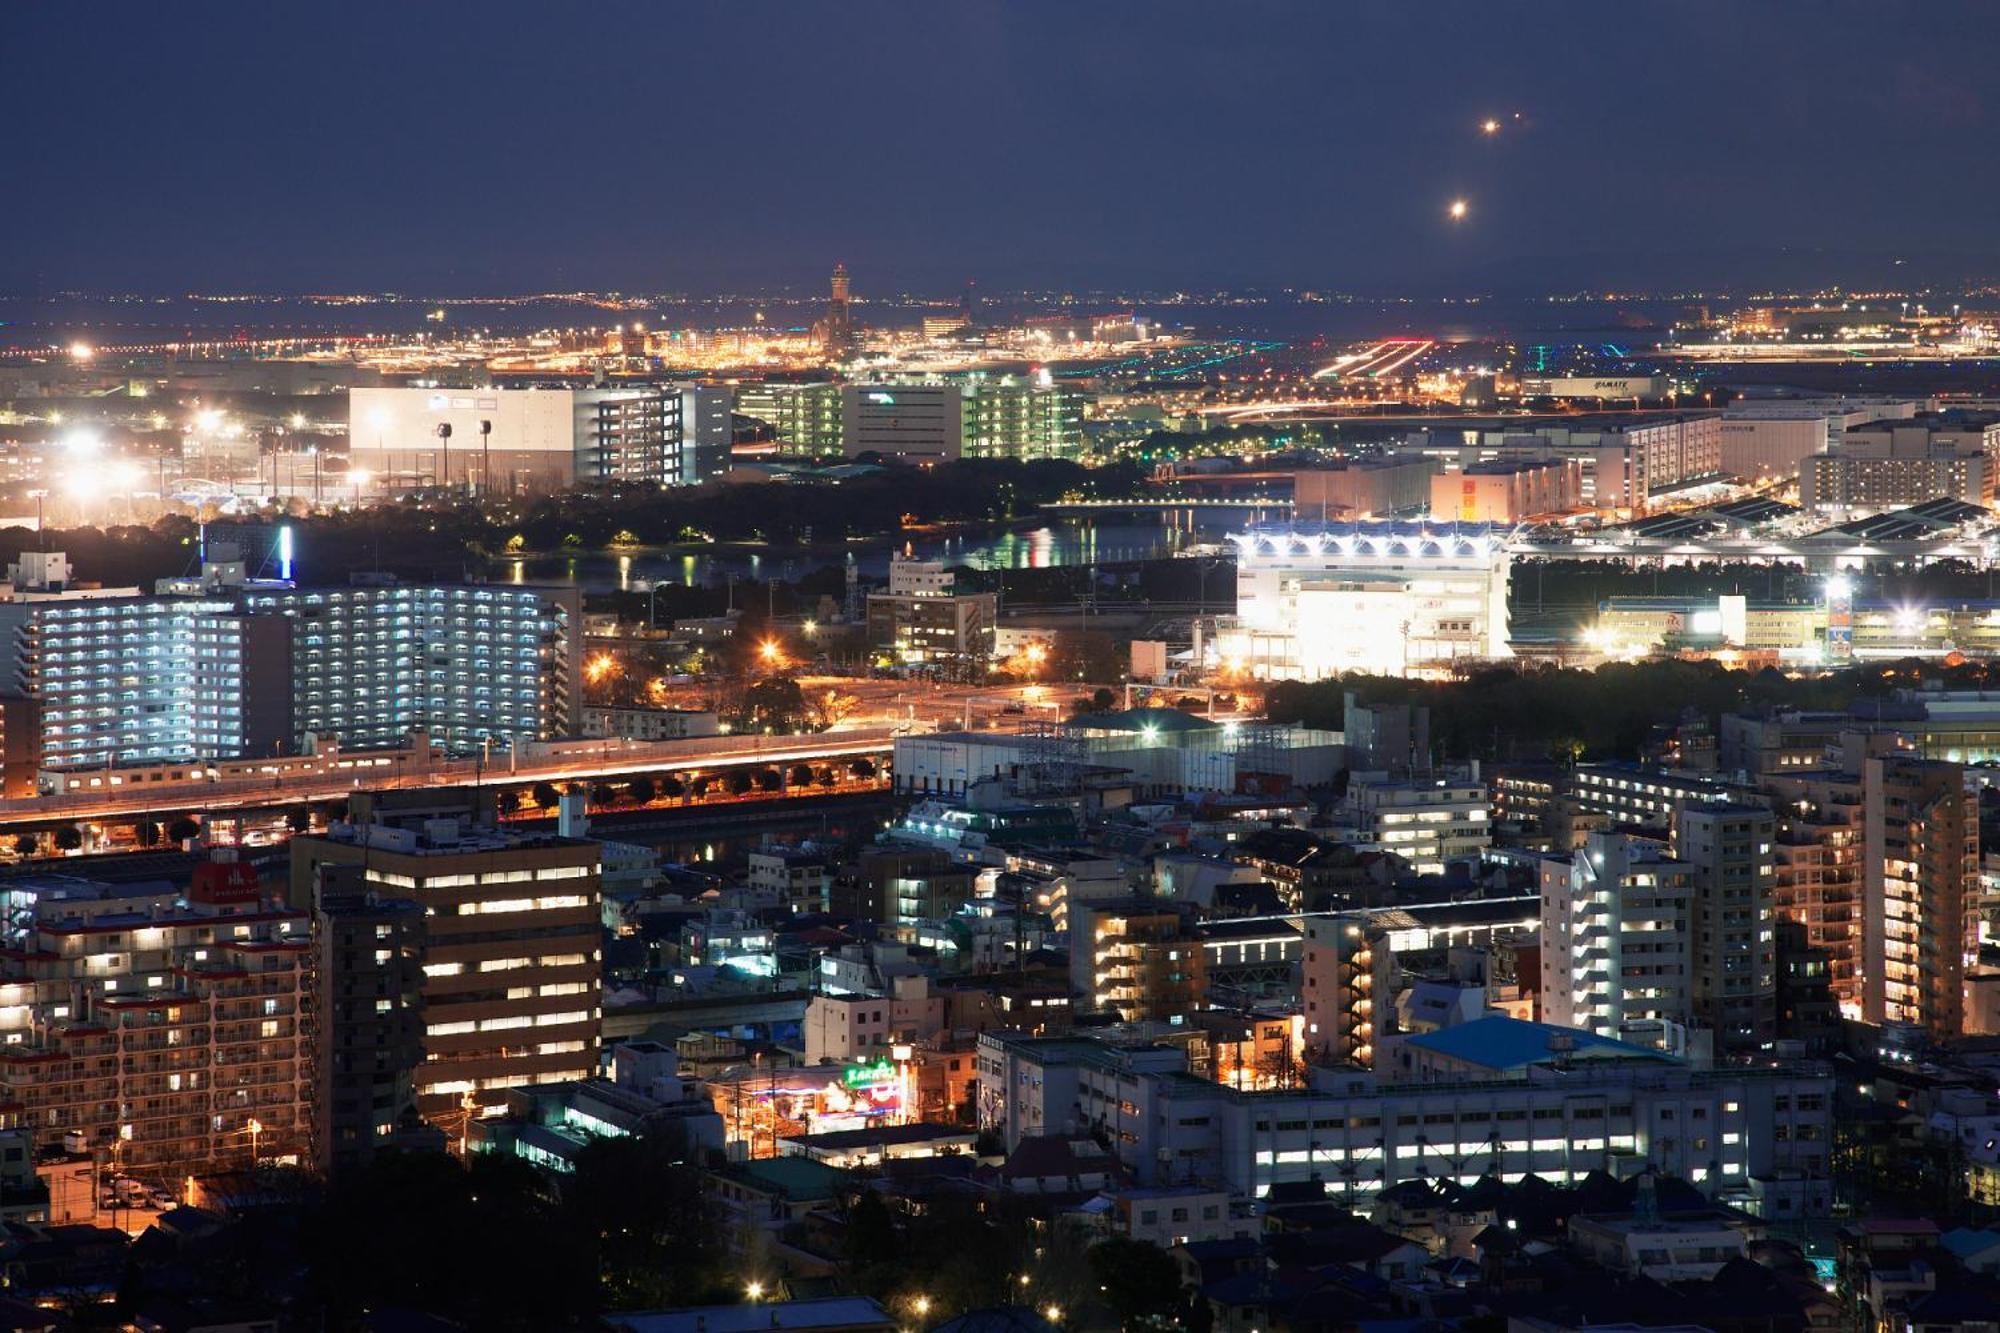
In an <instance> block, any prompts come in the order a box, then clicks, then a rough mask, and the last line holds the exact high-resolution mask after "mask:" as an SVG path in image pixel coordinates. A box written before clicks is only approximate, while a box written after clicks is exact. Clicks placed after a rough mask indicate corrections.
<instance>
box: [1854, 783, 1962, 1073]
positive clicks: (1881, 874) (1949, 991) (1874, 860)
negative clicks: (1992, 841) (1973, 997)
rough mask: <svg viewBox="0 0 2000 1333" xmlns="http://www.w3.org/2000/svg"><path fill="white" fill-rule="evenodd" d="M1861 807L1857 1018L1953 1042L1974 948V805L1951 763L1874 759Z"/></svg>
mask: <svg viewBox="0 0 2000 1333" xmlns="http://www.w3.org/2000/svg"><path fill="white" fill-rule="evenodd" d="M1862 802H1863V807H1862V813H1863V821H1864V822H1863V828H1864V831H1865V840H1864V842H1863V866H1862V868H1863V875H1862V924H1861V941H1862V953H1861V966H1860V971H1861V978H1862V986H1861V1008H1862V1014H1863V1016H1864V1017H1865V1018H1866V1019H1867V1020H1868V1021H1869V1022H1871V1023H1909V1024H1914V1025H1916V1026H1918V1027H1921V1028H1924V1029H1925V1030H1927V1031H1929V1032H1930V1033H1932V1034H1933V1035H1935V1036H1938V1037H1957V1036H1961V1035H1963V1034H1964V1032H1965V1019H1966V1014H1965V975H1966V971H1967V964H1968V961H1969V960H1972V959H1976V958H1977V956H1978V951H1979V911H1978V903H1979V802H1978V799H1977V797H1976V796H1974V795H1973V794H1971V793H1970V792H1968V791H1967V790H1966V787H1965V770H1964V769H1963V768H1962V767H1961V766H1960V765H1958V764H1954V763H1948V762H1943V761H1939V760H1930V759H1913V758H1908V757H1905V756H1899V755H1874V756H1870V757H1868V758H1866V759H1864V760H1863V761H1862Z"/></svg>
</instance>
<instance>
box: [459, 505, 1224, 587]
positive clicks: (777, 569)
mask: <svg viewBox="0 0 2000 1333" xmlns="http://www.w3.org/2000/svg"><path fill="white" fill-rule="evenodd" d="M1244 522H1245V520H1244V519H1243V518H1241V517H1238V516H1235V515H1226V514H1225V515H1218V516H1216V517H1215V518H1210V517H1209V516H1207V515H1200V516H1197V517H1195V518H1193V519H1192V520H1191V519H1189V518H1188V517H1186V516H1185V515H1183V514H1175V515H1172V516H1171V517H1170V521H1168V522H1163V523H1149V522H1143V521H1125V522H1097V521H1089V520H1067V519H1065V520H1058V521H1056V522H1053V523H1050V524H1047V525H1045V526H1042V527H1035V528H1024V529H1015V530H1011V531H1007V532H1000V533H982V534H978V535H975V536H950V537H941V538H939V537H917V538H906V539H905V540H903V541H901V542H895V543H891V542H884V543H881V544H879V545H871V546H867V547H857V548H854V549H852V550H848V551H839V550H820V551H788V552H783V553H781V554H778V555H774V556H770V557H767V556H765V555H764V554H763V553H762V552H759V551H752V550H749V549H747V548H740V547H735V548H732V547H721V548H713V549H710V550H705V551H701V552H698V553H697V552H674V553H670V554H657V555H653V554H633V553H621V554H618V555H611V554H608V553H607V554H603V555H575V556H555V557H549V558H545V559H539V560H536V559H527V558H523V557H520V556H509V557H507V558H506V559H505V560H504V561H503V562H501V564H502V568H501V569H500V570H498V571H497V576H498V577H500V578H502V579H504V580H505V581H507V582H511V583H575V584H578V585H580V586H582V587H583V588H584V589H585V590H586V591H588V592H610V591H613V590H625V591H644V590H645V589H647V588H649V587H651V586H653V585H654V584H655V583H677V584H680V585H681V586H682V587H688V588H693V587H700V586H720V585H721V584H722V583H724V582H726V581H727V580H728V579H729V578H731V577H732V576H733V577H735V578H739V579H747V580H762V579H763V578H765V577H766V576H767V574H769V575H774V576H776V577H778V578H785V579H796V578H800V577H803V576H804V575H806V574H809V573H811V572H813V571H814V570H817V569H838V568H841V567H843V566H845V565H848V564H852V565H854V566H856V567H857V568H859V569H860V571H861V573H862V574H863V575H864V576H867V577H870V578H877V579H880V578H886V577H887V576H888V572H889V560H890V556H891V554H892V552H899V553H901V554H903V555H905V556H907V557H909V558H912V559H917V560H943V561H944V562H945V563H946V564H950V565H969V566H971V567H972V568H974V569H1049V568H1054V567H1057V566H1063V565H1091V564H1117V563H1121V562H1125V561H1133V560H1157V559H1161V558H1164V557H1166V556H1170V555H1172V554H1174V553H1175V552H1176V551H1180V550H1183V549H1185V548H1186V547H1188V546H1191V545H1194V544H1197V543H1201V542H1219V541H1221V540H1222V539H1223V537H1224V536H1225V535H1226V534H1228V533H1230V532H1234V531H1237V530H1239V529H1240V528H1241V527H1242V526H1243V523H1244Z"/></svg>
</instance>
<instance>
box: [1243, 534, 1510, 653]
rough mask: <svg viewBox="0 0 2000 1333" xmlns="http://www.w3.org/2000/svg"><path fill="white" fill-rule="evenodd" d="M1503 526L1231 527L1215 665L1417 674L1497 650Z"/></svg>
mask: <svg viewBox="0 0 2000 1333" xmlns="http://www.w3.org/2000/svg"><path fill="white" fill-rule="evenodd" d="M1505 537H1506V533H1505V531H1504V530H1503V529H1499V528H1495V527H1491V526H1488V525H1485V524H1472V525H1465V524H1455V523H1444V524H1423V523H1355V524H1338V525H1333V526H1329V527H1326V528H1322V529H1314V530H1310V531H1296V530H1292V529H1253V530H1251V531H1249V532H1244V533H1238V534H1234V535H1232V536H1231V538H1230V540H1231V541H1232V542H1233V543H1234V544H1235V546H1236V551H1237V557H1236V614H1235V615H1234V616H1226V617H1221V618H1218V620H1217V622H1216V646H1217V650H1218V652H1219V654H1220V656H1221V662H1222V665H1223V666H1224V667H1225V668H1228V669H1231V670H1241V671H1247V672H1248V673H1249V674H1250V675H1252V676H1253V677H1255V678H1257V679H1259V680H1320V679H1323V678H1325V677H1328V676H1334V675H1339V674H1341V673H1343V672H1348V671H1361V672H1368V673H1370V674H1374V675H1384V676H1421V675H1428V674H1432V673H1436V672H1441V671H1447V670H1450V669H1452V668H1453V667H1454V666H1456V665H1461V664H1463V663H1464V662H1468V661H1476V660H1482V659H1492V658H1501V657H1507V656H1509V655H1510V649H1509V647H1508V644H1507V576H1508V570H1509V566H1510V563H1511V561H1510V557H1509V556H1508V554H1507V547H1506V541H1505Z"/></svg>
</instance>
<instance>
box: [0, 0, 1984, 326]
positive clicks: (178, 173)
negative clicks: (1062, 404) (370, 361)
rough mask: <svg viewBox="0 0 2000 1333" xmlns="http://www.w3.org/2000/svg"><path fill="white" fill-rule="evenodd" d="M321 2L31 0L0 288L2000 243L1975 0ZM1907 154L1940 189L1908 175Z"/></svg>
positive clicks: (1851, 265) (1467, 258)
mask: <svg viewBox="0 0 2000 1333" xmlns="http://www.w3.org/2000/svg"><path fill="white" fill-rule="evenodd" d="M107 17H108V18H109V19H110V20H111V21H113V22H114V23H115V25H116V31H117V32H118V34H119V37H120V40H118V41H116V42H112V43H106V42H104V41H103V40H102V39H103V36H104V31H103V22H104V21H105V19H106V18H107ZM341 17H342V26H341V28H340V30H339V31H338V32H337V33H335V32H329V31H328V30H327V28H326V23H325V18H324V16H323V15H320V14H316V13H315V12H313V11H310V10H295V11H294V10H286V11H276V12H270V11H259V13H258V14H257V17H256V21H255V22H247V23H223V22H213V23H208V24H203V25H189V24H187V23H185V22H184V21H183V20H182V19H180V18H179V17H178V16H172V15H168V14H163V13H152V12H149V11H145V10H139V9H117V10H109V11H98V12H93V10H92V8H91V7H89V6H82V7H63V8H50V9H36V10H16V11H14V12H12V13H11V14H10V15H9V16H8V17H7V19H6V20H5V25H6V30H7V33H8V35H9V38H10V40H8V41H6V42H5V43H0V48H4V49H3V50H0V75H4V83H5V84H6V86H7V87H8V88H10V89H11V90H12V91H11V93H10V94H9V101H10V103H11V106H10V115H11V118H12V120H13V121H14V123H15V124H16V126H17V127H18V134H17V138H18V141H19V142H20V143H22V144H23V145H25V146H26V150H27V151H26V153H25V154H24V157H23V158H22V159H21V160H20V161H19V162H18V164H17V169H18V172H19V175H18V179H19V180H20V181H21V182H22V184H23V185H24V187H25V188H24V189H23V191H22V195H21V197H22V198H23V199H26V200H28V201H30V205H31V206H30V207H28V208H26V209H22V210H19V211H16V212H15V213H14V214H13V221H12V222H11V223H10V224H9V225H8V226H7V228H6V230H7V231H9V232H11V233H13V234H12V235H11V236H10V237H9V242H10V243H9V245H8V246H7V247H5V249H6V253H7V256H8V257H7V258H6V259H5V260H0V288H6V289H9V290H14V291H18V292H27V293H33V292H40V291H55V290H71V289H82V290H91V291H103V290H128V289H129V290H157V289H162V288H164V289H167V290H270V291H289V292H298V291H310V290H328V289H333V290H340V289H359V290H379V289H390V288H412V287H415V288H426V289H429V290H440V289H452V290H467V291H475V290H478V291H529V290H535V289H538V288H555V289H566V288H590V289H622V290H660V289H676V288H678V289H687V290H714V289H717V288H726V287H731V286H752V285H754V286H768V285H772V284H782V285H797V286H809V285H811V284H813V283H814V282H815V280H816V279H817V277H818V275H820V274H821V273H823V272H824V270H825V268H826V267H827V266H828V265H829V264H830V263H831V261H832V260H833V259H836V258H838V259H841V260H844V261H845V262H846V263H847V264H848V265H849V267H850V268H851V269H853V270H854V271H855V272H856V273H857V275H859V274H863V273H865V274H867V275H868V281H867V282H866V283H864V284H862V285H861V286H860V287H859V289H858V292H857V294H859V295H863V296H866V295H869V294H870V293H871V289H872V291H873V292H876V293H879V292H882V291H886V290H892V289H925V290H941V291H949V290H954V289H956V288H958V287H960V286H962V285H963V284H964V283H966V282H968V281H977V282H979V283H980V284H981V285H983V286H991V287H994V288H1003V287H1010V286H1033V285H1042V284H1047V285H1051V286H1069V285H1085V284H1088V285H1096V286H1115V285H1121V284H1123V285H1174V284H1185V285H1187V286H1190V287H1196V288H1200V287H1209V286H1221V285H1232V284H1262V285H1298V286H1322V287H1327V288H1332V289H1336V290H1352V291H1357V292H1364V293H1369V292H1378V291H1386V290H1391V289H1395V290H1407V291H1412V292H1432V291H1438V292H1442V291H1459V290H1482V291H1525V290H1545V289H1551V288H1556V289H1560V288H1575V287H1578V286H1586V287H1587V286H1634V285H1646V286H1662V287H1671V286H1675V285H1688V284H1700V283H1710V284H1719V283H1727V282H1731V281H1739V280H1742V279H1743V278H1746V277H1748V276H1749V275H1750V274H1753V273H1754V274H1760V275H1776V276H1775V277H1774V278H1773V280H1774V281H1780V282H1784V281H1790V282H1801V283H1833V282H1845V283H1850V284H1851V283H1857V282H1881V281H1885V280H1888V279H1891V278H1901V277H1904V276H1905V275H1909V276H1912V277H1914V278H1916V279H1917V280H1918V281H1925V282H1928V281H1939V282H1942V281H1947V280H1950V281H1972V280H1977V279H1978V278H1979V277H1980V276H1982V275H1985V274H1990V273H1991V272H1993V271H1994V258H1995V250H1994V247H1993V246H1992V244H1991V242H1990V241H1989V240H1988V239H1987V236H1986V235H1985V233H1984V232H1983V230H1982V229H1981V227H1980V222H1979V219H1980V218H1981V217H1982V216H1983V215H1985V214H1987V213H1990V212H1991V211H1992V208H1993V207H1994V205H1995V204H2000V198H1996V196H2000V183H1996V181H1995V180H1994V179H1992V178H1990V176H1988V175H1987V174H1985V173H1981V172H1978V171H1977V170H1975V169H1973V168H1974V167H1975V166H1976V164H1977V163H1978V162H1979V161H1980V160H1981V156H1982V154H1983V152H1984V145H1985V143H1986V141H1987V139H1988V138H1989V137H1990V136H1991V132H1992V111H1991V108H1990V107H1989V106H1988V105H1987V101H1988V99H1987V98H1986V97H1985V96H1984V95H1983V94H1982V92H1981V88H1980V78H1981V71H1982V70H1983V68H1984V67H1986V66H1987V65H1989V64H1990V63H1991V60H1992V57H1993V56H1994V55H1995V54H1996V43H2000V25H1995V24H1993V23H1991V22H1990V21H1986V19H1985V17H1984V16H1983V15H1981V14H1980V13H1979V11H1978V10H1977V9H1976V8H1974V7H1971V6H1964V5H1948V6H1907V5H1898V6H1889V7H1861V6H1856V5H1838V6H1833V7H1830V8H1826V9H1820V10H1815V11H1812V13H1811V14H1810V15H1806V14H1804V13H1803V12H1802V11H1796V10H1787V9H1783V8H1780V7H1777V6H1762V7H1754V8H1753V7H1742V6H1726V5H1704V4H1691V5H1686V6H1679V7H1676V8H1675V9H1673V10H1672V11H1669V12H1666V13H1664V14H1662V15H1660V16H1659V17H1658V18H1656V19H1655V20H1654V24H1653V26H1652V27H1650V28H1648V29H1646V30H1644V31H1643V32H1638V31H1635V30H1633V29H1632V27H1631V26H1630V25H1629V24H1627V23H1624V22H1622V21H1621V16H1614V15H1608V14H1605V13H1603V12H1601V11H1599V10H1598V9H1597V8H1595V7H1574V6H1572V7H1566V8H1543V9H1538V10H1536V11H1534V12H1532V13H1528V12H1512V11H1506V10H1501V11H1491V10H1488V9H1485V8H1474V7H1470V6H1458V5H1443V6H1431V7H1426V8H1425V9H1424V10H1422V11H1421V12H1417V11H1407V10H1395V11H1390V10H1386V9H1361V10H1336V9H1332V8H1327V7H1317V6H1313V7H1308V6H1290V5H1278V6H1268V7H1258V8H1256V9H1254V10H1252V11H1251V12H1250V14H1249V15H1248V16H1247V17H1244V16H1241V15H1235V16H1232V20H1231V21H1230V22H1228V23H1222V22H1219V21H1216V20H1214V19H1212V18H1211V17H1209V16H1208V15H1207V12H1206V11H1205V10H1202V9H1199V8H1194V7H1188V6H1179V5H1167V6H1148V7H1147V8H1146V21H1145V22H1143V23H1141V22H1138V21H1136V11H1134V10H1133V9H1131V8H1129V7H1124V6H1103V7H1092V8H1089V9H1087V10H1084V11H1081V12H1078V11H1074V10H1071V9H1069V8H1062V7H1054V6H1045V5H1037V4H1023V5H1011V6H959V7H949V8H945V9H943V10H941V11H939V10H931V9H925V10H921V11H918V10H913V9H910V8H908V7H906V6H898V5H877V6H864V7H862V8H860V9H858V10H857V9H856V8H854V7H843V8H841V9H839V10H837V11H836V10H833V9H830V8H828V9H822V8H817V7H781V8H771V7H764V6H756V5H735V6H727V7H722V6H693V7H676V8H674V9H672V10H671V11H669V10H666V9H654V8H651V7H645V6H634V7H630V8H625V9H619V10H613V11H607V12H605V13H603V14H601V15H599V16H597V17H596V20H595V21H594V22H592V23H590V24H588V25H582V24H561V23H557V22H553V21H550V20H548V19H547V18H545V17H538V16H537V15H535V14H534V13H533V12H532V11H528V10H526V9H524V8H522V7H519V6H511V5H508V4H504V3H503V4H501V5H497V6H492V5H489V6H485V7H482V8H481V9H480V11H479V15H478V19H477V21H475V19H474V17H473V15H472V14H471V13H470V12H469V11H466V10H463V9H458V8H454V7H449V6H441V7H426V8H425V9H423V10H421V11H418V12H414V13H412V12H407V11H404V10H400V9H391V8H388V7H383V6H365V5H364V6H359V7H348V8H345V9H343V11H342V15H341ZM1641 37H1643V40H1640V38H1641ZM1844 61H1845V62H1852V63H1854V64H1855V65H1856V66H1857V72H1858V73H1861V74H1862V77H1861V78H1860V79H1859V82H1858V84H1857V83H1856V82H1854V81H1850V80H1846V79H1839V78H1830V77H1828V71H1831V70H1837V69H1840V68H1842V67H1843V62H1844ZM83 163H89V164H91V170H89V171H79V170H78V169H77V168H78V167H79V165H80V164H83ZM1926 182H1928V183H1930V184H1931V185H1932V186H1933V187H1934V188H1948V189H1949V191H1950V193H1951V195H1952V197H1953V198H1954V199H1955V200H1956V201H1957V202H1956V203H1955V205H1954V206H1953V207H1950V208H1937V209H1915V208H1912V207H1910V206H1909V203H1908V199H1909V197H1910V196H1909V195H1908V194H1907V193H1906V190H1905V188H1900V187H1904V186H1918V187H1920V186H1921V185H1922V184H1924V183H1926ZM892 185H893V188H891V186H892ZM1579 186H1581V187H1585V188H1578V187H1579ZM1885 187H1899V188H1885ZM912 201H916V202H919V203H920V205H921V206H919V207H911V206H910V204H911V203H912ZM1459 203H1462V204H1463V205H1464V207H1463V208H1462V209H1458V208H1455V207H1454V205H1455V204H1459ZM1899 260H1900V261H1902V262H1901V263H1900V264H1899V263H1898V262H1897V261H1899Z"/></svg>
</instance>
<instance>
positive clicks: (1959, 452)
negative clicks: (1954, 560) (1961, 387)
mask: <svg viewBox="0 0 2000 1333" xmlns="http://www.w3.org/2000/svg"><path fill="white" fill-rule="evenodd" d="M1996 458H2000V421H1992V420H1989V419H1987V418H1984V417H1978V418H1973V417H1967V416H1964V415H1962V414H1959V413H1926V414H1923V415H1920V416H1915V417H1909V418H1904V419H1900V420H1888V421H1875V422H1869V423H1867V424H1865V425H1859V426H1855V427H1851V428H1849V429H1848V430H1847V431H1846V432H1845V433H1844V434H1843V435H1842V437H1841V439H1840V440H1839V441H1838V442H1837V443H1833V444H1830V445H1829V446H1828V449H1827V451H1826V452H1825V453H1821V454H1814V455H1812V456H1810V457H1808V458H1805V459H1802V460H1801V461H1800V463H1799V502H1800V503H1801V504H1803V505H1805V506H1806V507H1807V508H1813V509H1850V508H1853V509H1869V510H1877V509H1896V508H1901V507H1903V506H1907V505H1917V504H1922V503H1924V502H1925V501H1927V500H1939V499H1950V500H1960V501H1963V502H1965V503H1967V504H1976V505H1991V504H1992V503H1993V495H1994V465H1995V459H1996Z"/></svg>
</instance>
